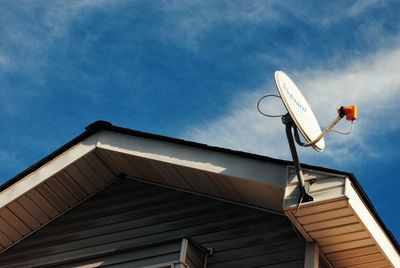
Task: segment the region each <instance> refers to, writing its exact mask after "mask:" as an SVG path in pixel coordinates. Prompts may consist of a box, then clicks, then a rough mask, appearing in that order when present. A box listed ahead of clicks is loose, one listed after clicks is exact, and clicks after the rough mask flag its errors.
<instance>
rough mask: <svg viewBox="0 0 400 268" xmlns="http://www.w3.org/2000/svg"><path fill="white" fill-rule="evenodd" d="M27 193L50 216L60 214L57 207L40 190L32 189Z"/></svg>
mask: <svg viewBox="0 0 400 268" xmlns="http://www.w3.org/2000/svg"><path fill="white" fill-rule="evenodd" d="M26 195H27V196H28V197H29V198H30V200H32V202H33V203H35V204H36V205H37V206H38V207H39V208H41V209H42V210H43V212H44V213H46V215H47V216H49V217H50V218H53V217H55V216H57V215H58V212H59V211H57V209H56V208H55V207H54V206H53V205H52V204H50V203H49V202H48V201H47V200H46V199H45V198H44V197H43V196H42V195H41V194H40V193H39V192H38V191H36V190H30V191H29V192H28V193H27V194H26Z"/></svg>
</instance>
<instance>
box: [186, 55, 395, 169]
mask: <svg viewBox="0 0 400 268" xmlns="http://www.w3.org/2000/svg"><path fill="white" fill-rule="evenodd" d="M399 73H400V48H397V49H393V50H388V51H383V52H379V53H376V54H374V55H370V56H369V57H365V58H362V59H358V60H355V61H353V62H350V63H349V64H347V66H346V67H345V68H343V69H337V70H333V71H319V70H314V71H307V72H301V71H299V72H292V73H289V75H290V76H291V77H292V78H293V80H294V81H296V83H297V85H298V86H299V88H300V89H301V90H302V92H303V94H304V95H305V96H306V98H307V99H308V101H309V103H310V105H311V106H312V107H313V110H314V112H315V113H316V116H317V118H318V120H319V122H320V124H321V125H322V126H325V125H327V124H328V123H329V122H330V121H331V120H332V119H333V118H334V117H335V116H336V108H337V107H338V106H340V105H348V104H353V103H356V104H358V105H359V120H358V121H356V122H355V130H354V131H353V133H352V134H351V135H350V136H341V135H337V134H334V133H331V134H330V135H328V137H327V138H326V142H327V147H326V150H325V152H324V153H323V155H324V157H325V158H327V159H328V160H334V161H347V160H349V159H350V158H351V157H353V156H361V155H368V156H370V157H374V156H377V155H379V154H380V153H382V152H379V151H377V150H376V146H373V145H375V144H374V143H376V141H373V142H374V143H372V144H371V140H370V137H371V136H374V137H377V136H379V133H381V132H384V131H385V130H386V129H387V128H391V129H392V130H393V129H398V128H400V123H399V121H398V120H397V118H398V116H397V114H398V113H399V112H400V107H399V105H398V103H397V102H398V99H399V97H400V76H399V75H398V74H399ZM267 76H268V77H270V79H269V81H268V82H267V83H266V85H265V86H263V87H262V89H256V90H254V91H253V93H251V94H240V95H238V96H235V97H234V100H233V101H232V105H231V107H230V109H229V111H227V112H226V114H225V115H222V116H221V117H219V118H217V119H216V120H215V121H213V122H209V123H208V124H205V125H198V126H193V127H191V128H190V129H188V130H187V131H186V133H185V136H186V138H188V139H191V140H195V141H200V142H203V143H208V144H212V145H217V146H222V147H228V148H233V149H237V150H244V151H249V152H255V153H259V154H265V155H268V156H272V157H278V158H286V159H289V158H290V156H289V149H288V146H287V141H286V137H285V131H284V126H283V124H282V123H281V121H280V119H279V118H278V119H271V118H266V117H262V116H261V115H260V114H258V113H257V111H256V102H257V100H258V98H259V97H261V96H262V95H264V94H266V93H275V92H276V90H275V89H273V90H272V88H275V86H274V84H273V79H274V78H273V73H271V74H268V75H267ZM266 89H271V90H269V91H267V90H266ZM265 105H266V104H264V105H263V107H264V109H266V108H265ZM346 122H347V121H345V122H342V123H341V124H340V126H339V128H341V129H342V130H346V128H348V126H349V124H348V123H346ZM356 152H357V153H356ZM301 153H302V154H303V156H304V158H303V160H304V159H305V160H307V161H311V162H313V161H314V160H315V157H316V156H317V155H318V154H317V153H314V152H313V151H312V150H310V149H303V150H301ZM339 156H340V157H339Z"/></svg>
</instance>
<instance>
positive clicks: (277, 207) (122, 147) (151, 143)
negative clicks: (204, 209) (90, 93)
mask: <svg viewBox="0 0 400 268" xmlns="http://www.w3.org/2000/svg"><path fill="white" fill-rule="evenodd" d="M288 166H291V162H289V161H284V160H278V159H274V158H269V157H265V156H260V155H255V154H250V153H245V152H239V151H233V150H229V149H224V148H219V147H213V146H208V145H206V144H200V143H195V142H190V141H185V140H181V139H175V138H170V137H165V136H159V135H154V134H149V133H144V132H139V131H135V130H131V129H127V128H121V127H118V126H114V125H112V124H111V123H109V122H106V121H97V122H94V123H93V124H91V125H89V126H87V127H86V130H85V132H83V133H82V134H81V135H79V136H77V137H76V138H74V139H73V140H71V141H70V142H68V143H67V144H65V145H64V146H62V147H61V148H59V149H58V150H56V151H54V152H53V153H51V154H50V155H48V156H47V157H45V158H43V159H42V160H40V161H39V162H37V163H36V164H34V165H32V166H31V167H29V168H28V169H26V170H25V171H23V172H21V173H20V174H18V175H17V176H15V177H14V178H12V179H10V180H9V181H7V182H6V183H4V184H3V185H2V186H0V197H2V198H0V208H2V209H3V210H5V211H6V212H4V211H3V213H8V212H10V211H11V210H12V209H16V210H18V208H19V206H21V205H23V204H24V200H23V199H24V197H27V198H28V199H30V200H33V201H35V200H36V203H37V205H38V203H40V204H41V205H43V206H45V207H46V206H47V207H49V208H48V209H50V211H47V214H48V215H44V216H43V217H44V219H43V223H41V224H39V225H38V226H36V225H37V224H33V225H32V226H30V227H29V228H30V230H25V229H24V228H22V229H21V230H17V231H16V234H14V236H13V238H12V239H10V238H9V237H6V238H3V240H2V238H1V237H0V245H2V246H1V247H0V250H2V249H3V250H5V249H6V248H8V247H9V246H11V245H12V244H15V243H17V242H18V241H20V240H21V239H23V238H24V237H25V236H27V235H29V234H30V233H31V232H33V231H35V230H36V229H37V228H40V226H42V225H45V224H47V223H48V222H49V221H51V220H52V219H54V218H56V217H59V216H60V215H62V214H63V213H65V211H67V210H69V209H71V208H73V207H74V206H75V205H76V204H78V203H80V202H82V201H83V200H85V199H86V198H88V197H90V196H91V195H93V194H94V193H96V192H98V191H100V190H101V189H103V188H104V187H107V185H109V184H110V183H112V182H113V181H114V180H115V178H116V177H118V176H128V177H129V176H131V177H135V179H139V180H140V179H143V180H148V178H151V180H150V181H151V182H152V183H155V184H161V185H164V186H169V187H173V188H177V189H180V190H185V191H189V192H194V193H197V194H201V195H207V196H212V197H213V198H219V199H223V200H225V201H229V202H236V203H239V204H242V205H246V206H252V207H254V208H257V209H264V210H267V211H270V212H273V213H278V214H283V213H284V211H283V208H282V203H281V202H282V199H283V198H284V191H285V189H286V188H287V185H286V181H284V180H283V178H285V177H287V173H288ZM302 167H303V168H304V169H306V170H313V171H316V172H320V173H325V174H334V175H335V176H339V177H346V178H348V179H349V181H350V182H351V185H352V186H353V187H354V189H355V193H356V194H357V195H358V196H359V197H360V200H361V201H362V203H363V204H364V205H365V206H366V208H367V210H368V211H369V212H370V213H371V215H372V217H373V218H374V219H375V220H376V221H377V223H378V225H379V226H380V227H381V228H382V229H383V233H384V235H386V236H387V238H388V239H389V241H390V244H392V245H393V247H394V249H395V250H396V251H397V253H399V245H398V243H397V241H396V240H395V238H394V237H393V235H392V234H391V233H390V231H389V230H388V229H387V227H386V226H385V224H384V223H383V221H382V220H381V218H380V217H379V215H378V214H377V212H376V210H375V209H374V207H373V205H372V203H371V202H370V200H369V199H368V197H367V195H366V194H365V192H364V191H363V189H362V187H361V185H360V184H359V183H358V181H357V179H356V178H355V176H354V175H352V174H350V173H346V172H342V171H337V170H332V169H327V168H322V167H316V166H310V165H302ZM96 169H101V172H98V170H96ZM84 173H87V174H91V176H88V175H85V174H84ZM164 173H165V174H168V176H169V177H174V180H173V181H171V179H169V178H167V177H166V176H164V175H163V174H164ZM74 177H79V180H77V179H74ZM89 177H90V178H89ZM93 177H96V178H98V179H96V180H95V181H93ZM91 178H92V179H91ZM67 182H68V183H69V184H68V185H69V186H68V185H66V184H63V183H67ZM66 187H75V188H76V189H77V190H76V191H77V192H76V193H72V195H74V194H75V195H76V196H75V197H74V196H73V197H70V196H68V195H71V193H66V192H65V191H64V190H65V188H66ZM55 189H58V191H60V192H56V191H55ZM79 189H80V190H79ZM63 191H64V192H65V193H63V194H64V196H65V198H68V197H69V198H70V204H63V203H65V202H63V201H61V200H59V199H60V196H61V195H62V192H63ZM79 191H80V194H78V192H79ZM43 196H45V198H44V200H42V199H43V198H42V197H43ZM21 199H22V200H21ZM61 199H62V198H61ZM46 200H47V201H46ZM73 200H75V202H74V201H73ZM48 201H50V202H48ZM51 202H54V205H52V206H53V208H51V207H52V206H49V204H47V203H51ZM25 203H26V200H25ZM10 204H12V205H11V206H10ZM43 210H44V211H45V212H46V209H45V208H44V209H43ZM0 213H1V212H0ZM13 213H15V212H13ZM20 213H23V212H22V211H20ZM45 214H46V213H45ZM0 215H1V214H0ZM288 215H289V216H290V215H291V214H288ZM11 217H12V216H11ZM14 220H15V219H14ZM292 220H294V221H296V219H295V218H293V219H292ZM15 221H17V222H18V220H15ZM35 226H36V227H35ZM29 228H28V229H29ZM300 228H301V226H300ZM2 241H3V242H2Z"/></svg>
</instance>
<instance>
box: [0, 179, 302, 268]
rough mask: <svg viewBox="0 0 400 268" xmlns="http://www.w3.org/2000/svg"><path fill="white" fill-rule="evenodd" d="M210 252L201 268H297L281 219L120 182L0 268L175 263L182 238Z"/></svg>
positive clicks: (298, 253)
mask: <svg viewBox="0 0 400 268" xmlns="http://www.w3.org/2000/svg"><path fill="white" fill-rule="evenodd" d="M185 237H186V238H191V239H193V241H195V242H197V243H198V244H200V245H202V246H203V247H204V248H212V249H213V252H214V253H213V255H212V256H209V257H208V259H207V267H303V258H304V246H303V243H302V241H301V240H300V239H299V238H298V236H297V235H296V233H295V232H294V230H293V227H292V225H291V223H290V221H289V220H288V219H287V218H286V217H284V216H279V215H275V214H270V213H266V212H262V211H257V210H254V209H250V208H246V207H240V206H237V205H232V204H228V203H224V202H220V201H216V200H213V199H208V198H204V197H199V196H196V195H192V194H188V193H183V192H179V191H174V190H169V189H165V188H162V187H157V186H154V185H150V184H146V183H141V182H137V181H133V180H128V179H120V180H118V181H117V182H115V183H114V184H112V185H111V186H109V187H108V188H106V189H105V190H103V191H102V192H100V193H98V194H96V195H95V196H93V197H92V198H90V199H89V200H87V201H85V202H84V203H83V204H81V205H79V206H77V207H76V208H74V209H72V210H71V211H69V212H68V213H66V214H65V215H63V216H62V217H60V218H59V219H57V220H56V221H54V222H52V223H50V224H49V225H47V226H45V227H44V228H42V229H41V230H40V231H38V232H37V233H35V234H33V235H32V236H30V237H28V238H27V239H25V240H24V241H22V242H20V243H18V244H17V245H16V246H14V247H12V248H10V249H9V250H7V251H5V252H3V253H2V254H1V255H0V267H4V268H5V267H37V266H38V267H46V266H62V265H65V266H67V267H71V266H79V265H84V264H91V263H92V264H93V263H97V264H98V265H103V266H113V267H114V266H115V267H117V266H118V267H124V266H125V267H141V266H143V265H151V264H155V263H164V262H169V261H173V260H177V259H178V258H179V254H180V245H181V240H182V238H185Z"/></svg>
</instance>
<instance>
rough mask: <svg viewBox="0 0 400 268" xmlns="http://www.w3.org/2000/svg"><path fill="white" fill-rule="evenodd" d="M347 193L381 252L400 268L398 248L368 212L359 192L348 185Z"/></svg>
mask: <svg viewBox="0 0 400 268" xmlns="http://www.w3.org/2000/svg"><path fill="white" fill-rule="evenodd" d="M346 192H347V195H348V198H349V199H348V202H349V205H350V206H351V207H352V208H353V210H354V212H355V213H356V215H357V217H358V218H359V220H360V222H361V223H362V224H363V225H364V226H365V228H366V229H367V230H368V232H369V233H370V234H371V236H372V238H373V239H374V240H375V241H376V244H377V245H378V246H379V248H380V250H381V251H382V252H383V253H384V254H385V255H386V256H387V258H388V259H389V260H390V262H391V263H392V264H393V267H400V256H399V254H398V252H397V250H396V248H395V247H394V246H393V244H392V243H391V242H390V239H389V238H388V237H387V235H386V234H385V232H384V231H383V230H382V228H381V226H380V225H379V224H378V222H377V221H376V219H375V218H374V216H373V214H372V213H371V212H370V211H369V210H368V208H367V206H366V205H365V204H364V202H363V201H362V200H361V198H360V196H359V195H358V194H357V191H356V190H355V189H354V187H353V186H352V185H348V189H347V190H346Z"/></svg>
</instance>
